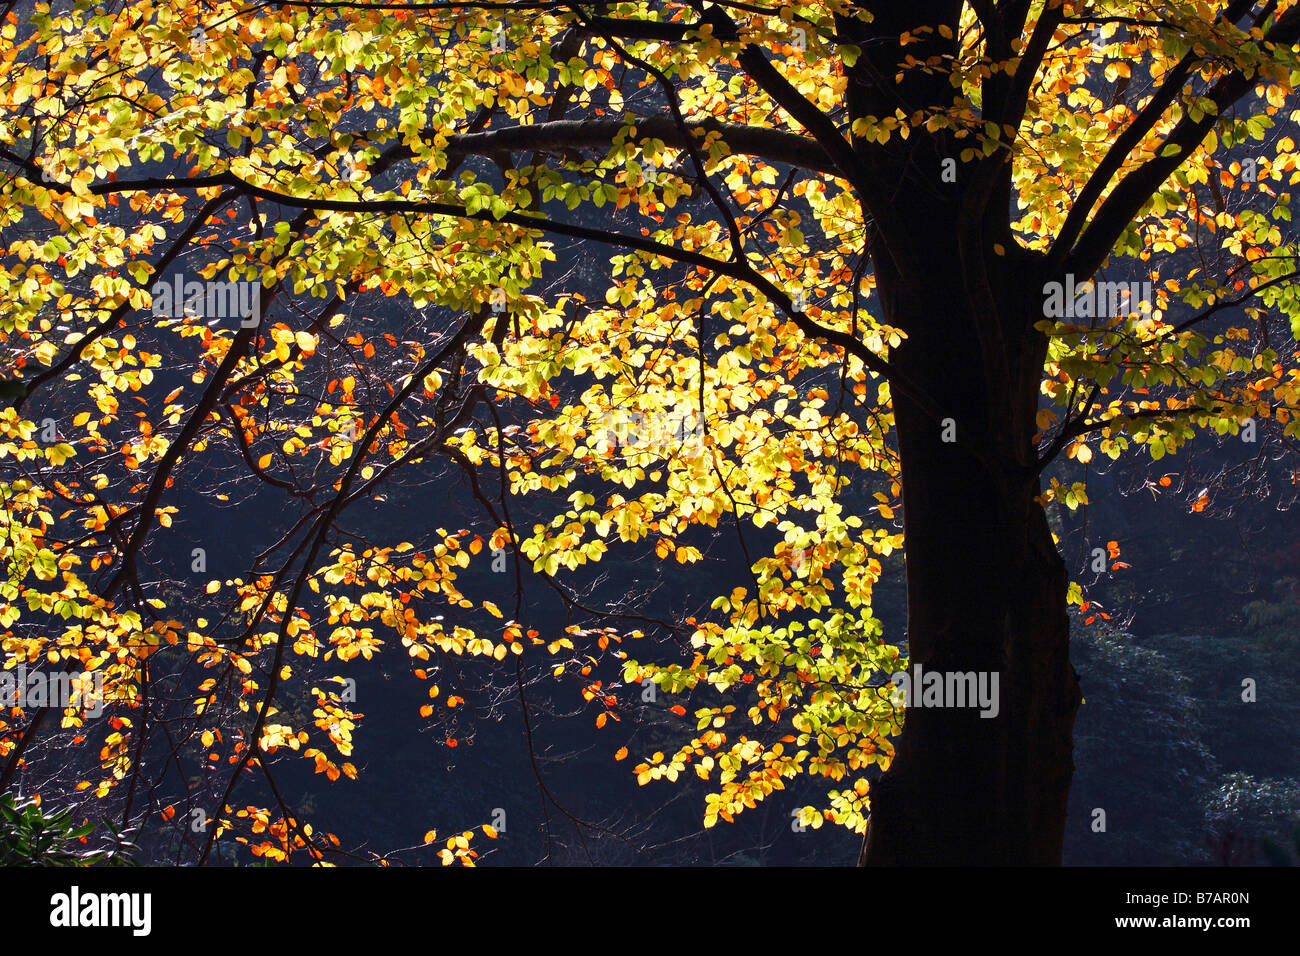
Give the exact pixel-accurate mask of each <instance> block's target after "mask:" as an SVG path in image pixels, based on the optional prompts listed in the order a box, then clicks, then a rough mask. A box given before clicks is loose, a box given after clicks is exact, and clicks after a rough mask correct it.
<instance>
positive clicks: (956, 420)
mask: <svg viewBox="0 0 1300 956" xmlns="http://www.w3.org/2000/svg"><path fill="white" fill-rule="evenodd" d="M922 228H924V227H922ZM925 231H926V235H927V236H929V235H934V236H936V237H941V236H944V235H950V236H951V235H953V234H954V232H955V230H954V229H952V228H949V229H946V230H945V229H943V228H938V229H934V230H931V229H929V228H926V230H925ZM931 251H932V253H933V255H934V260H933V261H932V262H931V263H930V264H929V267H928V268H925V269H923V270H918V274H917V275H916V276H913V277H905V276H902V275H900V274H899V273H898V272H897V271H896V270H895V269H892V268H891V267H890V265H889V263H887V262H885V261H880V260H883V257H879V258H878V262H877V278H878V283H879V290H880V295H881V302H882V306H883V312H884V318H885V321H886V322H888V323H890V324H891V325H894V326H897V327H899V328H901V329H903V330H904V331H905V332H906V333H907V336H908V337H907V339H906V341H905V342H904V343H903V344H902V345H901V346H900V347H899V348H897V349H895V350H894V352H893V354H892V355H891V361H892V362H893V363H894V364H895V365H896V367H897V368H899V369H900V370H901V371H902V372H903V373H904V374H905V375H906V376H907V378H908V380H909V381H911V382H912V383H913V384H915V385H916V386H917V387H918V388H919V389H920V390H921V391H922V392H924V393H925V394H926V395H927V396H929V397H930V398H931V399H933V400H934V401H937V402H938V404H939V408H940V412H941V414H942V415H943V416H945V419H941V420H940V421H936V420H935V418H936V416H935V410H934V408H933V407H931V408H930V409H929V410H923V409H922V408H920V407H918V405H917V404H916V403H915V402H913V401H911V400H909V398H908V397H907V396H905V395H903V394H900V391H899V390H898V389H895V392H894V410H895V416H896V423H897V429H898V437H899V449H900V455H901V460H902V469H903V507H904V530H905V533H906V544H905V548H906V561H907V613H908V627H907V640H908V652H909V657H910V660H911V665H912V668H915V666H916V665H917V664H920V665H921V667H922V668H923V669H924V671H925V672H934V671H938V672H945V673H946V672H952V671H961V672H972V671H973V672H976V673H977V674H979V673H983V674H986V675H989V680H990V683H991V679H992V675H993V674H996V675H997V681H998V683H997V688H998V691H999V693H998V695H997V698H996V699H997V705H998V709H997V715H996V716H995V717H988V716H981V711H980V709H979V708H978V707H975V706H966V707H925V706H921V707H917V706H910V707H909V708H908V710H907V712H906V719H905V724H904V730H903V733H902V735H901V737H900V738H899V739H898V741H897V752H896V756H895V759H894V762H893V765H892V766H891V768H890V769H889V771H888V772H887V773H886V774H885V775H884V776H883V778H882V779H881V780H879V781H878V782H877V783H876V784H875V785H874V786H873V787H872V791H871V818H870V823H869V827H868V830H867V835H866V838H865V840H864V842H863V848H862V855H861V863H863V864H866V865H879V864H883V865H890V864H913V865H915V864H921V865H924V864H948V865H960V866H969V865H1044V864H1046V865H1058V864H1059V863H1060V862H1061V851H1062V843H1063V840H1064V832H1065V817H1066V806H1067V799H1068V795H1069V787H1070V777H1071V774H1072V771H1073V760H1072V729H1073V724H1074V715H1075V712H1076V710H1077V708H1078V705H1079V700H1080V696H1079V686H1078V678H1077V675H1076V674H1075V672H1074V669H1073V667H1071V665H1070V661H1069V620H1068V617H1067V615H1066V588H1067V584H1068V579H1067V575H1066V569H1065V565H1064V562H1063V561H1062V560H1061V557H1060V555H1059V553H1058V551H1057V548H1056V546H1055V544H1054V542H1053V540H1052V536H1051V532H1050V530H1049V528H1048V524H1047V519H1046V515H1045V514H1044V513H1043V509H1042V507H1041V506H1040V505H1039V504H1038V503H1037V502H1036V501H1035V500H1034V498H1035V497H1036V496H1037V495H1038V494H1039V481H1038V477H1037V471H1036V468H1035V467H1034V462H1035V456H1034V447H1033V438H1034V429H1035V425H1034V415H1035V412H1036V406H1037V400H1038V386H1039V382H1040V379H1041V375H1042V367H1043V358H1044V356H1045V342H1044V341H1043V337H1042V336H1041V334H1040V333H1038V332H1036V331H1034V330H1033V328H1032V319H1033V316H1032V314H1030V313H1032V312H1033V311H1034V310H1035V309H1036V310H1037V311H1038V312H1041V305H1038V304H1036V303H1037V299H1036V298H1035V297H1034V292H1035V291H1036V290H1034V289H1033V288H1032V283H1031V282H1030V281H1029V275H1028V274H1026V273H1025V272H1024V271H1023V269H1022V266H1023V265H1024V264H1023V263H1016V264H1015V265H1013V264H1012V263H1011V262H1001V263H998V264H997V265H998V267H999V270H1000V271H998V272H997V273H995V275H996V276H1001V279H1000V280H998V281H995V282H994V283H993V284H992V286H991V287H990V292H991V294H992V297H993V299H994V300H995V301H996V306H995V308H994V309H993V310H991V311H998V312H1003V313H1004V314H1001V315H979V314H977V311H976V308H977V307H976V306H974V305H973V304H972V301H973V300H974V299H976V298H977V297H973V296H972V295H971V293H970V291H969V284H970V283H969V280H968V279H963V277H962V269H961V263H960V257H959V255H958V253H957V251H956V240H955V239H952V240H951V247H949V246H948V245H946V244H945V243H944V241H943V240H942V239H937V240H936V242H935V243H934V244H933V248H932V249H931ZM1039 289H1041V286H1039ZM1016 312H1018V313H1019V314H1018V315H1015V316H1012V318H1014V319H1015V321H1010V320H1009V318H1008V314H1007V313H1016ZM1026 316H1028V319H1029V320H1028V321H1026ZM977 320H979V321H981V322H983V323H984V324H983V325H982V326H981V325H980V324H979V323H978V322H977ZM990 320H991V321H992V322H993V323H996V327H997V328H998V329H1000V330H1001V332H1002V335H1003V336H1004V339H1005V341H1003V342H1002V343H1001V344H1000V345H999V348H1000V350H1001V354H1002V355H1003V356H1005V363H1006V364H1005V365H1004V366H1002V367H1001V368H1000V369H999V368H989V367H988V366H989V361H988V353H987V352H984V353H983V354H982V353H981V345H982V343H981V337H980V333H979V332H978V331H977V329H979V328H981V327H982V328H984V329H985V330H986V332H987V330H988V329H989V328H991V327H993V326H991V325H990V324H989V323H990ZM984 344H985V346H986V342H985V343H984ZM1008 370H1009V374H1008ZM999 378H1001V380H999ZM947 419H950V421H948V420H947ZM945 426H947V429H946V432H947V433H946V434H945ZM954 432H955V436H954ZM953 437H955V439H956V440H955V441H952V440H948V441H945V438H949V439H951V438H953ZM916 696H917V691H916V689H913V704H915V697H916Z"/></svg>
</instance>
